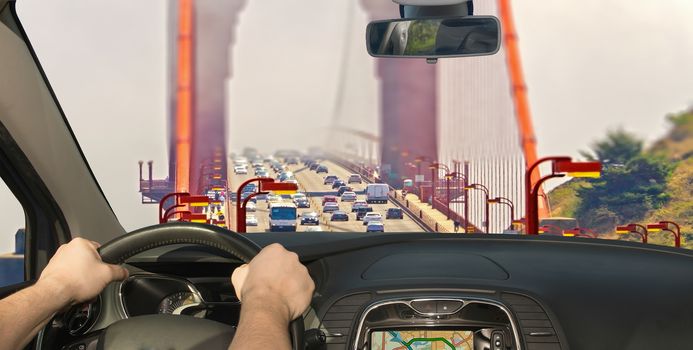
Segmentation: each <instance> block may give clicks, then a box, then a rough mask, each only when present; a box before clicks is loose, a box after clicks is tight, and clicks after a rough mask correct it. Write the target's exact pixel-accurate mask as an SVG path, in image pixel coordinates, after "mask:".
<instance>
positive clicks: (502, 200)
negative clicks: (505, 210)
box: [488, 197, 515, 226]
mask: <svg viewBox="0 0 693 350" xmlns="http://www.w3.org/2000/svg"><path fill="white" fill-rule="evenodd" d="M488 202H489V203H498V204H505V205H507V206H508V207H509V208H510V225H511V226H512V223H513V221H515V205H514V204H513V201H511V200H510V199H508V198H505V197H496V198H491V199H489V201H488Z"/></svg>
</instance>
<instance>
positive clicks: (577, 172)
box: [525, 157, 602, 235]
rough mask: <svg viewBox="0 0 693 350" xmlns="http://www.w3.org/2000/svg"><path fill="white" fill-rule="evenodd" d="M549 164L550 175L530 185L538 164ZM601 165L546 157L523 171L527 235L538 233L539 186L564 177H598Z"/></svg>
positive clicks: (566, 158) (564, 158)
mask: <svg viewBox="0 0 693 350" xmlns="http://www.w3.org/2000/svg"><path fill="white" fill-rule="evenodd" d="M546 162H551V174H549V175H547V176H544V177H542V178H540V179H539V180H538V181H537V182H536V183H534V184H533V183H532V173H533V172H534V170H536V169H537V167H539V165H540V164H542V163H546ZM601 168H602V165H601V163H600V162H573V161H572V158H570V157H546V158H541V159H539V160H537V161H536V162H535V163H534V164H532V165H531V166H530V167H528V168H527V171H525V207H526V208H527V209H526V211H527V215H526V218H527V225H526V228H527V234H528V235H536V234H538V233H539V205H538V196H539V189H540V188H541V185H542V184H543V183H544V182H546V180H549V179H552V178H557V177H564V176H566V175H568V176H571V177H599V175H600V173H601Z"/></svg>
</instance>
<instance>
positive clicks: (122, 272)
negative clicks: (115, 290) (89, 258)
mask: <svg viewBox="0 0 693 350" xmlns="http://www.w3.org/2000/svg"><path fill="white" fill-rule="evenodd" d="M104 265H105V266H106V268H108V270H109V271H110V272H111V281H122V280H124V279H126V278H128V275H129V273H128V270H126V269H125V268H123V267H122V266H120V265H113V264H104Z"/></svg>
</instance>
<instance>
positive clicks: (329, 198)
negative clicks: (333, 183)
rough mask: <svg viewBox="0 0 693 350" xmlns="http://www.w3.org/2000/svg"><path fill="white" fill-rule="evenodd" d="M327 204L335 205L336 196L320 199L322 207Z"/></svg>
mask: <svg viewBox="0 0 693 350" xmlns="http://www.w3.org/2000/svg"><path fill="white" fill-rule="evenodd" d="M327 202H333V203H337V197H336V196H324V197H322V205H323V206H324V205H325V203H327Z"/></svg>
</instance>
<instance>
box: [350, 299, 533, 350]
mask: <svg viewBox="0 0 693 350" xmlns="http://www.w3.org/2000/svg"><path fill="white" fill-rule="evenodd" d="M355 330H356V332H355V333H354V335H355V336H356V338H355V342H354V349H356V350H385V349H396V348H401V349H416V348H420V347H422V348H430V349H450V350H456V349H470V350H471V349H477V350H479V349H483V350H487V349H488V350H510V349H519V348H520V346H519V344H520V339H519V335H518V331H517V327H516V325H515V322H514V321H513V319H512V315H511V313H510V312H509V311H508V310H507V309H506V308H505V307H504V306H503V305H501V304H499V303H497V302H495V301H492V300H486V299H483V298H449V297H427V298H419V297H417V298H398V299H390V300H379V301H377V302H375V303H373V304H371V305H369V306H368V307H367V308H366V309H365V311H364V312H363V313H362V314H361V316H360V318H359V320H358V323H357V327H356V329H355ZM429 344H430V345H429Z"/></svg>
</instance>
